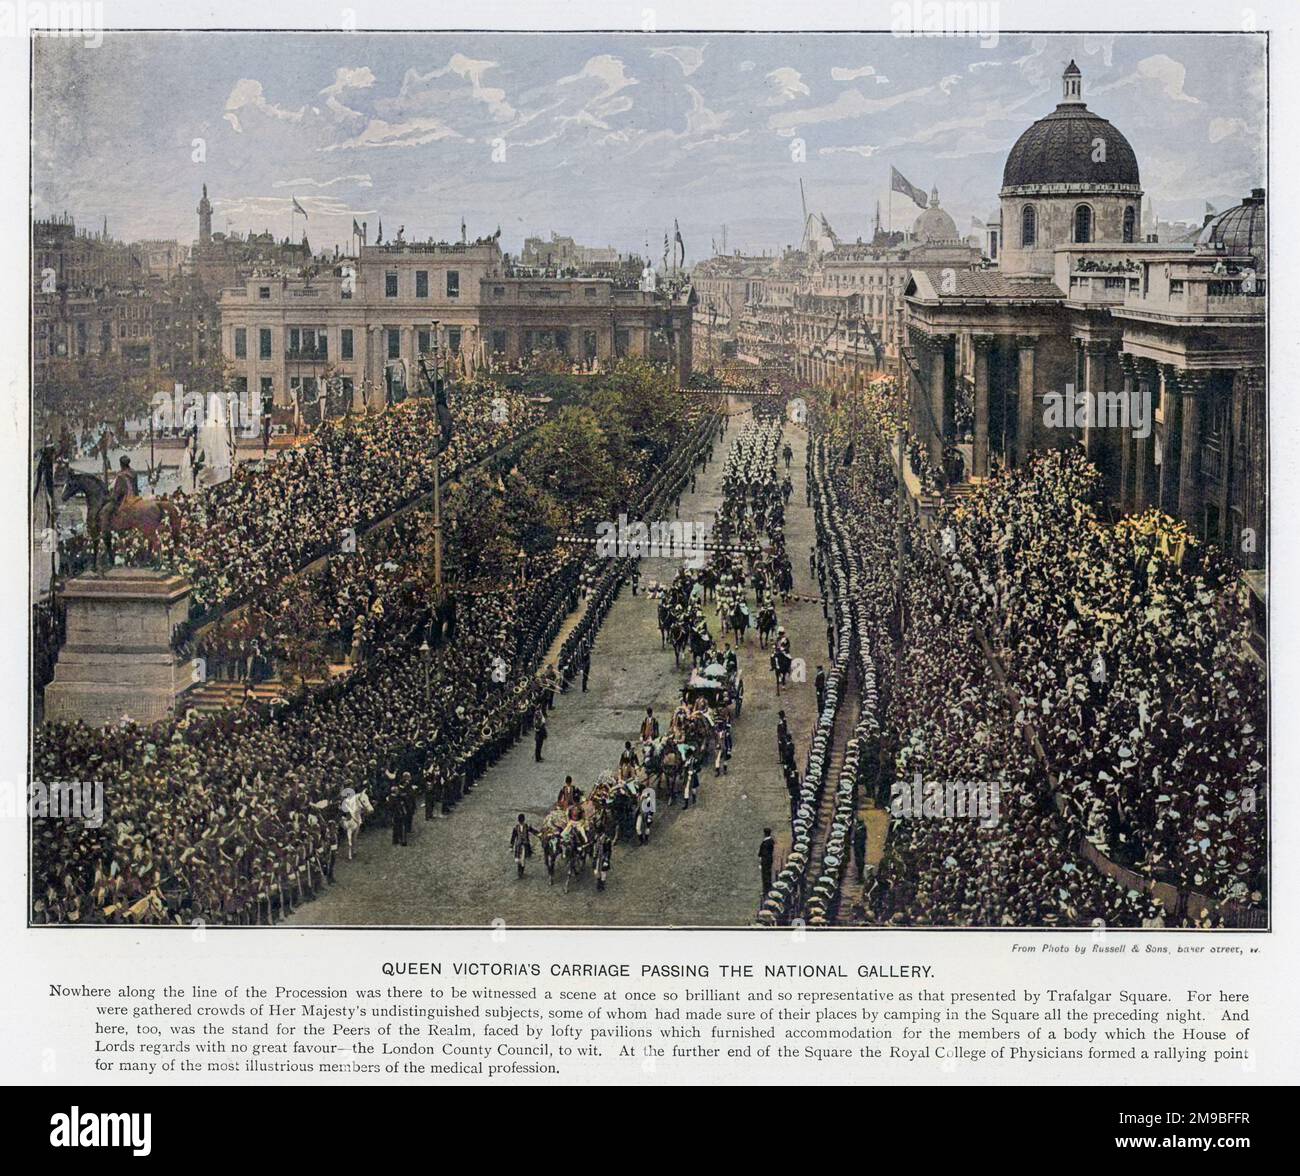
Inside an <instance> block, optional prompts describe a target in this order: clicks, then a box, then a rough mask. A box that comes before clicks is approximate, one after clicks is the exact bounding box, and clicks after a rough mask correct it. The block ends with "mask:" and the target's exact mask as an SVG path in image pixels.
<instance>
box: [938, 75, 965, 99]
mask: <svg viewBox="0 0 1300 1176" xmlns="http://www.w3.org/2000/svg"><path fill="white" fill-rule="evenodd" d="M960 81H961V74H949V75H948V76H947V77H946V78H942V79H940V81H939V89H941V90H942V91H943V92H944V93H945V94H951V93H952V91H953V87H954V86H956V85H957V83H958V82H960Z"/></svg>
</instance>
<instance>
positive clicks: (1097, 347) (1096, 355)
mask: <svg viewBox="0 0 1300 1176" xmlns="http://www.w3.org/2000/svg"><path fill="white" fill-rule="evenodd" d="M1109 350H1110V344H1109V343H1107V342H1106V341H1105V340H1102V339H1087V340H1084V342H1083V396H1084V397H1085V398H1086V403H1088V404H1089V405H1090V408H1089V413H1088V417H1087V419H1086V420H1085V422H1084V426H1083V452H1084V453H1085V454H1086V455H1087V458H1088V460H1089V461H1090V462H1092V463H1093V464H1094V465H1096V466H1098V467H1099V468H1101V467H1103V466H1104V464H1105V457H1104V455H1103V454H1102V452H1101V451H1102V449H1104V448H1105V441H1104V434H1103V432H1102V428H1104V426H1105V423H1106V421H1105V415H1104V413H1105V408H1106V352H1107V351H1109ZM1102 472H1103V473H1104V472H1105V470H1104V469H1103V470H1102Z"/></svg>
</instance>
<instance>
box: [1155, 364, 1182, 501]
mask: <svg viewBox="0 0 1300 1176" xmlns="http://www.w3.org/2000/svg"><path fill="white" fill-rule="evenodd" d="M1178 375H1179V373H1178V370H1177V369H1176V368H1175V367H1174V366H1173V365H1172V364H1168V363H1163V364H1161V365H1160V406H1161V407H1160V415H1161V417H1162V418H1163V429H1162V432H1163V438H1162V445H1161V453H1160V497H1159V506H1160V509H1161V510H1163V511H1164V512H1165V513H1166V514H1171V515H1173V514H1177V513H1178V473H1179V465H1180V461H1181V459H1180V450H1181V448H1182V445H1181V436H1180V434H1181V432H1182V425H1183V414H1182V406H1181V403H1180V402H1181V400H1182V397H1181V396H1180V395H1179V390H1178Z"/></svg>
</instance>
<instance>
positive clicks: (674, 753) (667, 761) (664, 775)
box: [659, 740, 685, 807]
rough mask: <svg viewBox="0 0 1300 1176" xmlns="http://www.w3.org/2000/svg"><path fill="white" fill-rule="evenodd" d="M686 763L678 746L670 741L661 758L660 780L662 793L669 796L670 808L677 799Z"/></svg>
mask: <svg viewBox="0 0 1300 1176" xmlns="http://www.w3.org/2000/svg"><path fill="white" fill-rule="evenodd" d="M684 763H685V761H684V760H683V759H682V753H681V751H680V750H679V749H678V747H677V744H676V743H674V742H673V741H672V740H669V741H668V743H667V746H665V747H664V749H663V753H662V754H661V755H660V757H659V779H660V781H661V784H662V791H663V792H665V793H666V794H667V796H668V804H669V807H671V806H672V804H673V803H674V802H675V801H676V799H677V790H678V787H679V785H680V784H681V779H682V766H683V764H684Z"/></svg>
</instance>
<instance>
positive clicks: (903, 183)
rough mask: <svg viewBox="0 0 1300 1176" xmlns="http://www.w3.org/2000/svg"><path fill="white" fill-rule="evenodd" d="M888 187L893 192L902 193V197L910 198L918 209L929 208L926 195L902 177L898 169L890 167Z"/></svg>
mask: <svg viewBox="0 0 1300 1176" xmlns="http://www.w3.org/2000/svg"><path fill="white" fill-rule="evenodd" d="M889 186H890V188H891V189H892V190H893V191H895V192H902V194H903V195H904V196H910V197H911V198H912V200H913V201H914V202H915V203H916V205H917V206H918V207H919V208H928V207H929V206H930V201H929V199H928V198H927V197H926V194H925V193H924V192H922V191H921V189H920V188H918V187H917V186H916V185H915V184H914V183H912V181H911V180H909V179H908V178H907V177H906V176H905V175H903V173H902V172H901V171H899V170H898V168H896V167H894V166H892V165H891V166H890V168H889Z"/></svg>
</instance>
